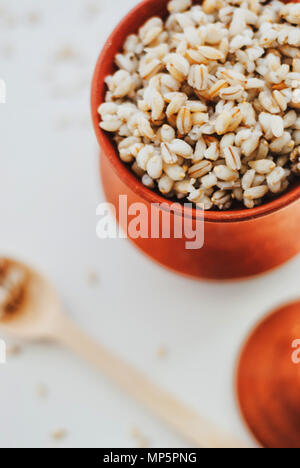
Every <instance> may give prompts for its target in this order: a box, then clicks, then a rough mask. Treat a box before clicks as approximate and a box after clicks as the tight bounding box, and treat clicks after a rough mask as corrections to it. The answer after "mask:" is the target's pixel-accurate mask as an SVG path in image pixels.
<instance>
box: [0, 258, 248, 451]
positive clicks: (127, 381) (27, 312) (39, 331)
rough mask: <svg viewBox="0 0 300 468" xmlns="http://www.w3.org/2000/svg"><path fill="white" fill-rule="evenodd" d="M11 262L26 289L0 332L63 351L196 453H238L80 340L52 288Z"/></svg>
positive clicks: (234, 443)
mask: <svg viewBox="0 0 300 468" xmlns="http://www.w3.org/2000/svg"><path fill="white" fill-rule="evenodd" d="M13 262H14V263H15V265H18V266H19V267H20V268H24V269H25V270H26V271H27V274H28V283H27V285H26V291H25V294H24V299H23V302H22V303H21V305H20V307H19V309H18V311H17V312H15V313H13V314H11V315H10V314H8V315H6V316H5V317H4V318H2V319H1V320H0V327H1V332H5V333H8V334H9V335H11V336H14V337H15V338H19V339H25V340H52V341H53V340H54V341H57V342H59V343H61V344H63V345H65V346H67V347H68V348H69V349H71V350H72V351H74V352H75V353H77V354H78V355H80V356H81V357H83V358H85V359H86V360H87V361H88V362H90V363H91V364H93V365H94V366H95V367H96V368H97V369H99V370H100V371H101V372H103V373H104V374H105V375H107V376H108V377H110V378H111V379H112V380H113V381H114V382H115V383H116V384H117V385H118V386H119V387H120V388H121V389H123V390H124V391H125V392H127V393H128V394H129V395H130V396H131V397H133V398H134V399H135V400H137V401H138V402H139V403H141V404H142V405H143V406H144V407H146V408H147V409H148V410H150V411H151V412H152V413H154V414H155V415H156V416H158V417H159V418H160V419H161V420H162V421H164V422H165V423H167V424H168V425H169V426H170V427H171V428H172V429H175V430H176V431H177V432H178V433H179V434H180V435H181V436H183V437H184V438H185V439H186V440H187V441H189V442H190V443H193V444H195V446H197V447H203V448H204V447H205V448H242V447H244V446H243V445H242V444H241V442H240V441H238V440H237V439H235V438H233V437H230V436H228V435H227V434H226V433H223V432H222V431H221V430H219V429H218V428H217V427H215V426H214V425H213V424H211V423H210V422H208V421H207V420H206V419H205V418H203V417H201V416H200V415H199V414H197V413H196V412H195V411H194V410H192V409H190V408H188V407H187V406H185V405H184V404H182V403H180V402H179V401H177V400H176V399H175V398H174V397H173V396H172V395H170V394H168V393H167V392H165V391H164V390H163V389H161V388H159V387H158V386H157V385H155V384H154V383H153V382H151V381H150V380H148V378H147V377H145V376H144V375H143V374H142V373H140V372H139V371H137V370H135V369H134V368H133V367H131V366H130V365H129V364H127V363H126V362H123V361H122V360H121V359H119V358H118V357H116V356H115V355H114V354H112V353H111V352H109V351H108V350H107V349H105V348H104V347H103V346H101V345H100V344H98V343H95V342H94V341H93V340H92V339H91V338H89V337H88V336H86V335H85V334H84V333H83V332H82V331H81V330H80V329H79V328H78V327H77V326H76V325H75V324H73V323H72V322H71V321H70V320H69V319H68V318H67V317H66V315H65V314H64V311H63V307H62V303H61V301H60V300H59V297H58V295H57V293H56V291H55V289H54V288H53V287H52V285H51V284H50V283H49V282H48V281H47V280H46V279H45V278H44V277H43V276H42V275H41V274H39V273H38V272H37V271H35V270H33V269H31V268H28V266H26V265H24V264H22V263H20V262H15V261H13Z"/></svg>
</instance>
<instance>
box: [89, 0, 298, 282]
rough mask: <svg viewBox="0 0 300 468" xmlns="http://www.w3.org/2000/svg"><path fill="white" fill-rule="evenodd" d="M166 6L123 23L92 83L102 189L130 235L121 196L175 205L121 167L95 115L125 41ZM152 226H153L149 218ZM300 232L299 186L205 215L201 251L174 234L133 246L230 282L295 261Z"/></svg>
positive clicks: (177, 218)
mask: <svg viewBox="0 0 300 468" xmlns="http://www.w3.org/2000/svg"><path fill="white" fill-rule="evenodd" d="M167 3H168V2H167V0H144V1H143V2H141V3H140V4H139V5H138V6H137V7H136V8H134V9H133V10H132V11H131V12H130V13H129V14H128V15H127V16H126V17H125V18H124V19H123V20H122V21H121V22H120V24H119V25H118V26H117V27H116V29H115V30H114V31H113V33H112V34H111V36H110V37H109V39H108V40H107V42H106V44H105V46H104V48H103V50H102V52H101V54H100V57H99V59H98V62H97V65H96V69H95V73H94V78H93V84H92V117H93V123H94V128H95V132H96V136H97V139H98V142H99V145H100V149H101V157H100V166H101V177H102V185H103V188H104V192H105V195H106V198H107V200H108V201H109V202H110V203H112V204H113V205H115V207H116V212H117V219H118V221H119V223H120V224H121V226H122V228H123V229H125V231H126V232H127V227H128V222H129V221H130V217H129V218H128V220H127V221H122V220H121V219H120V218H119V212H118V197H119V195H127V197H128V203H135V202H141V203H144V204H145V205H146V207H147V208H148V211H149V212H150V207H151V205H152V204H155V203H159V204H160V203H164V204H165V205H164V210H169V209H170V206H171V204H172V202H171V201H168V200H167V199H165V198H164V197H162V196H160V195H159V194H158V193H155V192H153V191H151V190H149V189H148V188H146V187H145V186H143V184H142V183H141V182H140V181H139V180H138V179H137V178H136V176H135V175H134V174H133V173H132V172H131V170H130V168H128V167H127V166H126V165H125V164H124V163H122V162H121V160H120V159H119V156H118V153H117V151H116V147H115V145H114V143H113V141H112V138H111V135H109V134H107V133H106V132H104V131H102V130H101V129H100V128H99V121H100V118H99V115H98V113H97V109H98V107H99V105H100V104H101V103H102V102H103V100H104V95H105V91H106V85H105V83H104V78H105V77H106V76H107V75H109V74H111V73H112V72H113V70H114V56H115V54H116V53H118V52H119V51H120V50H121V49H122V45H123V43H124V40H125V38H126V37H127V36H128V34H130V33H135V32H137V30H138V28H139V27H140V26H141V25H142V24H143V23H144V22H145V21H146V20H147V19H148V18H149V17H151V16H154V15H159V16H161V17H165V16H166V14H167V10H166V5H167ZM195 3H201V2H195ZM187 213H188V216H190V217H191V218H192V219H193V220H194V221H195V220H196V219H197V217H199V211H197V210H196V209H193V208H190V209H189V210H188V212H187ZM145 216H146V215H145ZM171 218H172V223H171V224H172V225H173V223H175V226H176V225H178V223H180V222H181V221H182V220H181V210H180V209H179V210H178V211H177V212H175V213H171ZM148 222H149V225H150V226H151V218H150V215H149V219H148ZM299 230H300V186H299V184H297V185H296V186H293V187H292V188H291V189H290V190H289V191H288V192H287V193H285V194H283V195H282V196H280V197H279V198H277V199H274V200H272V201H270V202H268V203H266V204H264V205H262V206H259V207H256V208H254V209H250V210H249V209H240V210H235V211H226V212H219V211H210V212H205V214H204V231H205V242H204V246H203V247H202V248H201V249H198V250H187V249H186V242H187V240H189V239H186V238H185V237H183V238H182V239H177V238H175V236H174V230H173V229H172V230H171V238H170V239H163V238H159V239H153V238H148V239H142V238H138V239H132V238H131V240H132V242H133V243H134V244H135V245H136V246H137V247H138V248H139V249H140V250H142V251H143V252H144V253H145V254H147V255H148V256H149V257H151V259H153V260H155V261H157V262H159V263H160V264H162V265H164V266H165V267H168V268H170V269H172V270H175V271H176V272H178V273H182V274H185V275H188V276H192V277H196V278H203V279H213V280H226V279H237V278H244V277H249V276H252V275H258V274H261V273H263V272H266V271H268V270H271V269H273V268H275V267H278V266H279V265H282V264H283V263H284V262H286V261H288V260H289V259H291V258H292V257H294V256H295V255H297V254H298V253H299V252H300V236H299ZM129 238H130V236H129Z"/></svg>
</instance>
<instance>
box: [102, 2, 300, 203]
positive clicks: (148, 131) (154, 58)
mask: <svg viewBox="0 0 300 468" xmlns="http://www.w3.org/2000/svg"><path fill="white" fill-rule="evenodd" d="M168 10H169V12H170V14H169V16H168V18H167V20H166V21H165V22H163V21H162V20H161V19H160V18H157V17H154V18H151V19H149V21H147V22H146V23H145V24H144V25H143V26H142V27H141V28H140V30H139V32H138V34H137V35H134V34H133V35H130V36H129V37H128V38H127V40H126V41H125V44H124V51H123V53H122V54H117V55H116V58H115V61H116V64H117V67H118V68H119V70H118V71H117V72H116V73H115V74H114V75H112V76H108V77H107V78H106V84H107V87H108V91H107V94H106V99H105V101H106V102H105V103H104V104H102V105H101V106H100V108H99V113H100V115H101V119H102V121H101V123H100V127H101V128H102V129H104V130H106V131H108V132H112V133H114V134H115V141H116V142H117V144H118V149H119V154H120V158H121V160H122V161H124V162H125V163H129V164H130V165H131V167H132V170H133V171H134V172H135V174H136V175H137V176H138V177H139V178H141V180H142V182H143V184H144V185H146V186H147V187H149V188H153V189H158V190H159V191H160V192H161V193H162V194H163V195H164V196H166V197H169V198H171V197H177V198H178V199H180V200H181V199H188V200H190V201H192V202H193V203H195V204H196V205H198V206H200V207H204V208H205V209H206V210H209V209H216V208H218V209H220V210H225V209H229V208H230V206H231V205H232V203H233V201H234V200H237V201H239V202H243V203H244V205H245V206H246V207H247V208H253V207H254V206H256V205H258V204H261V203H262V202H263V201H266V200H267V199H268V198H269V197H270V196H274V194H280V193H282V192H283V191H285V190H286V189H287V187H288V185H289V184H290V182H291V181H292V180H293V177H294V175H299V174H300V146H299V145H300V51H299V46H300V28H299V24H300V4H292V3H291V4H288V5H285V4H283V3H281V2H279V1H276V0H275V1H272V2H270V3H267V4H263V2H262V1H261V0H204V2H203V4H202V5H195V6H192V1H191V0H172V1H170V2H169V4H168Z"/></svg>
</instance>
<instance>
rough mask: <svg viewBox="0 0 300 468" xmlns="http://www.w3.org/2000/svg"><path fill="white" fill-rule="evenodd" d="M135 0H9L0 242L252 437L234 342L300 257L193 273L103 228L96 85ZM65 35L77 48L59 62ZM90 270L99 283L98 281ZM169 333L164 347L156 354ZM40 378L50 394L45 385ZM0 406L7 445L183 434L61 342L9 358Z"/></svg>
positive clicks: (284, 285) (142, 363) (82, 314)
mask: <svg viewBox="0 0 300 468" xmlns="http://www.w3.org/2000/svg"><path fill="white" fill-rule="evenodd" d="M136 3H137V1H136V0H113V1H112V0H91V1H89V0H72V1H71V0H43V2H41V1H40V0H22V2H20V0H1V1H0V58H1V77H2V78H4V79H5V81H6V83H7V104H5V105H1V106H0V118H1V137H0V158H1V170H0V214H1V252H2V253H4V254H11V255H14V256H17V257H20V258H22V259H24V260H27V261H29V262H31V263H32V264H33V265H36V266H37V267H39V268H41V269H42V270H43V271H44V272H45V273H46V274H47V275H48V276H49V278H50V279H51V280H52V281H53V282H54V284H55V285H56V286H57V288H58V291H59V292H60V294H61V296H62V298H63V300H64V303H65V305H66V307H67V309H68V310H69V312H70V315H71V316H72V318H73V319H74V320H75V321H76V322H77V323H78V324H79V325H80V326H81V327H82V328H83V329H85V330H86V331H87V332H89V333H90V334H91V335H93V336H94V337H95V338H96V339H98V340H99V341H101V342H102V343H104V344H105V345H107V347H109V348H110V349H111V350H113V351H114V352H116V353H117V354H118V355H120V356H122V357H123V358H124V359H126V360H128V361H129V362H131V363H132V364H134V365H135V366H136V367H137V368H139V369H141V370H143V371H144V372H145V374H147V375H148V376H149V377H150V378H152V379H153V380H154V381H156V382H158V383H159V384H160V385H161V386H162V387H164V388H165V389H167V390H169V391H171V392H173V393H174V394H175V395H176V396H177V397H178V398H179V399H181V400H182V401H184V402H186V403H188V404H189V405H191V406H192V407H193V408H195V410H198V411H200V412H202V413H203V414H205V415H206V416H208V417H209V418H211V420H212V421H214V422H215V423H217V424H219V425H220V427H223V428H224V429H227V430H230V431H232V433H233V434H235V435H237V436H240V437H241V438H242V439H243V440H244V441H245V442H248V443H249V442H250V443H251V438H250V437H249V435H248V433H247V431H246V429H245V428H244V426H243V424H242V422H241V420H240V418H239V415H238V412H237V409H236V404H235V398H234V392H233V375H234V366H235V362H236V357H237V353H238V350H239V348H240V345H241V343H242V342H243V339H244V338H245V336H246V335H247V333H248V331H249V330H250V328H251V327H252V326H253V325H254V324H255V323H256V321H257V320H258V319H259V318H260V317H262V316H263V315H264V314H265V313H266V312H268V311H269V310H270V309H272V308H273V307H274V306H276V305H278V303H280V302H283V301H286V300H289V299H291V298H294V297H295V296H297V295H298V293H299V272H300V259H299V257H298V258H297V259H294V260H293V261H292V262H290V263H289V264H288V265H286V266H284V267H283V268H281V269H279V270H277V271H275V272H273V273H271V274H268V275H265V276H263V277H261V278H259V279H254V280H250V281H244V282H239V283H232V284H215V283H206V282H197V281H192V280H188V279H184V278H181V277H180V276H176V275H173V274H171V273H169V272H167V271H164V270H163V269H161V268H159V267H158V266H156V265H154V264H152V263H151V262H150V261H149V260H147V259H145V258H144V257H143V256H141V254H140V253H138V252H137V251H136V250H135V249H134V248H133V247H132V246H131V245H130V244H129V243H128V242H127V241H126V240H109V241H108V240H102V241H100V240H99V239H97V237H96V234H95V229H96V222H97V219H96V214H95V213H96V206H97V204H98V203H99V202H100V201H102V200H103V195H102V192H101V186H100V182H99V177H98V150H97V143H96V141H95V137H94V134H93V130H92V126H91V123H90V117H89V112H90V111H89V86H90V81H91V77H92V72H93V68H94V65H95V61H96V59H97V55H98V53H99V52H100V50H101V47H102V45H103V43H104V41H105V39H106V37H107V35H108V33H109V32H110V31H111V30H112V28H113V26H114V25H115V24H116V23H117V22H118V20H119V19H121V17H122V16H123V15H124V13H125V12H126V11H128V10H129V9H130V7H132V6H134V5H135V4H136ZM95 6H96V7H97V8H95ZM96 10H98V13H96ZM37 13H38V14H37ZM91 13H92V15H91ZM65 47H71V48H72V50H74V51H76V53H77V54H78V57H77V56H75V57H74V59H69V60H68V61H67V63H60V62H59V55H60V54H61V51H62V50H64V49H65ZM90 272H96V273H97V274H98V275H99V284H96V285H94V286H91V285H90V284H89V281H88V275H89V273H90ZM2 338H5V337H2ZM160 346H165V347H166V348H167V349H168V356H167V357H166V358H165V359H158V358H157V356H156V352H157V349H158V348H159V347H160ZM40 383H43V384H45V385H46V387H47V389H48V396H47V398H44V399H42V398H40V397H39V396H38V395H37V388H38V386H39V384H40ZM0 415H1V426H0V446H1V447H52V446H55V447H56V446H58V447H60V446H65V447H134V446H136V440H134V438H133V437H132V435H131V431H132V428H133V427H137V428H138V429H139V431H140V432H141V433H142V434H143V435H144V436H145V437H146V438H147V439H148V440H149V446H150V447H175V448H176V447H186V445H185V442H184V441H183V440H181V439H180V438H179V437H177V436H176V435H174V434H173V433H172V432H170V431H169V430H168V428H166V427H163V426H162V425H161V424H160V422H159V421H157V420H156V419H155V418H154V417H152V416H151V415H149V414H148V413H146V412H145V411H144V410H143V409H141V408H140V407H139V406H137V405H136V404H135V403H134V402H132V401H131V400H130V399H128V398H127V397H126V396H125V395H123V394H122V393H121V392H120V391H119V390H118V389H117V388H115V387H114V386H113V385H112V384H111V383H110V382H109V381H107V379H106V378H105V377H103V376H101V375H98V374H97V373H96V372H95V371H94V370H93V369H91V368H89V366H87V365H86V364H85V363H83V362H81V361H80V360H78V359H77V358H76V357H74V356H72V355H71V354H70V353H69V352H67V351H65V350H63V349H60V348H58V347H56V346H55V345H53V346H51V345H43V344H32V345H26V346H24V347H23V348H22V353H21V354H20V355H19V356H9V357H8V362H7V364H6V365H1V366H0ZM60 428H65V429H66V430H67V431H68V437H67V438H65V439H64V440H63V441H61V442H55V441H54V440H53V439H52V438H51V437H50V433H51V432H52V431H53V430H56V429H60Z"/></svg>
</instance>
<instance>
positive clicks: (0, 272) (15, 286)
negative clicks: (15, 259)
mask: <svg viewBox="0 0 300 468" xmlns="http://www.w3.org/2000/svg"><path fill="white" fill-rule="evenodd" d="M26 279H27V275H26V272H25V270H23V269H22V268H21V267H19V266H17V265H15V264H13V263H12V262H10V261H9V260H7V259H3V258H0V318H2V317H3V316H5V315H6V314H8V313H12V312H15V310H16V309H17V308H18V306H19V304H20V302H21V300H22V297H23V294H24V289H25V285H26Z"/></svg>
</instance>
